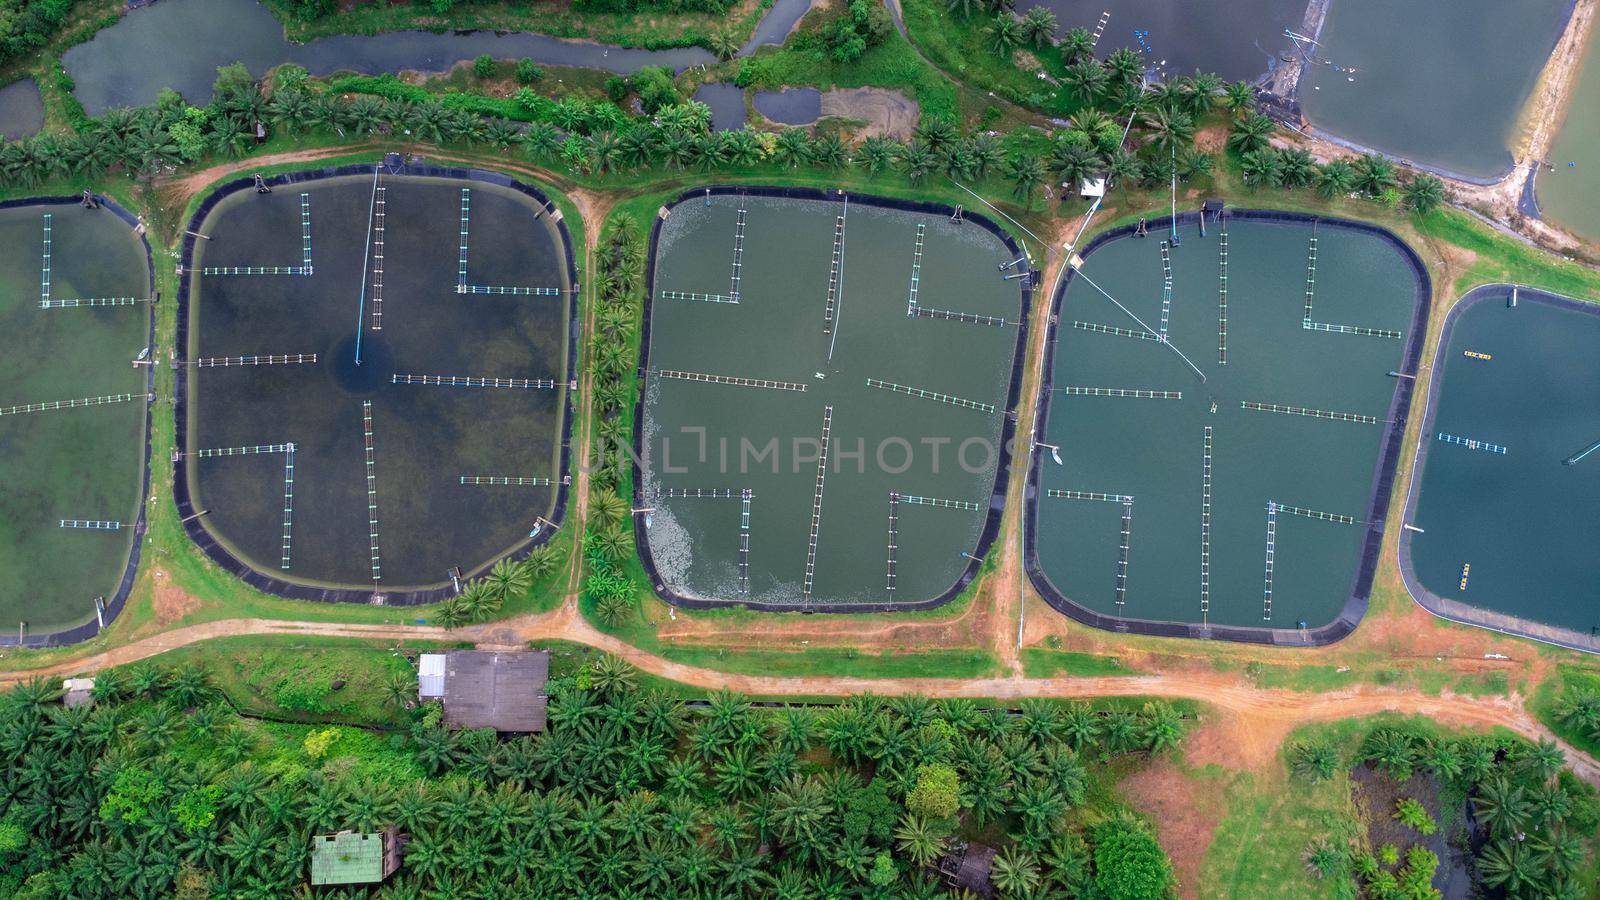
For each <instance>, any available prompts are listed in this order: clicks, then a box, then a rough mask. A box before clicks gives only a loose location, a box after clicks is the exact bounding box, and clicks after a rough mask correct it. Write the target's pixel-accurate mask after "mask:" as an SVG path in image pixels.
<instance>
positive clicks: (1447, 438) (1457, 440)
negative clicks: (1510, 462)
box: [1439, 431, 1594, 465]
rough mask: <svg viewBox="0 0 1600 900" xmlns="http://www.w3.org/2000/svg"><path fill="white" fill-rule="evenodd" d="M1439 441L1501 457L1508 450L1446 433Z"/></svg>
mask: <svg viewBox="0 0 1600 900" xmlns="http://www.w3.org/2000/svg"><path fill="white" fill-rule="evenodd" d="M1439 440H1441V441H1444V442H1445V443H1446V444H1456V445H1458V446H1461V447H1465V448H1467V449H1468V450H1482V451H1484V452H1486V453H1498V454H1500V455H1501V456H1505V455H1506V448H1504V447H1502V446H1500V445H1499V444H1491V443H1489V442H1488V441H1480V440H1477V439H1476V438H1466V437H1461V436H1460V435H1456V434H1446V433H1445V432H1443V431H1441V432H1439ZM1589 449H1590V450H1593V449H1594V448H1593V447H1591V448H1589ZM1587 452H1588V451H1585V454H1584V455H1587ZM1582 458H1583V456H1579V457H1577V459H1582ZM1577 459H1574V460H1572V461H1571V462H1568V463H1567V465H1571V464H1572V462H1576V461H1577Z"/></svg>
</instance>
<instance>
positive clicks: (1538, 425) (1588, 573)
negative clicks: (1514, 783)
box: [1406, 289, 1600, 633]
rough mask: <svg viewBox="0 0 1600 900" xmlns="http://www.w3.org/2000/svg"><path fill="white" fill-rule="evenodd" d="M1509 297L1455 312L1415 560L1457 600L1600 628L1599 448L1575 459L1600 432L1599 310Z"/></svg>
mask: <svg viewBox="0 0 1600 900" xmlns="http://www.w3.org/2000/svg"><path fill="white" fill-rule="evenodd" d="M1508 294H1509V289H1505V290H1495V291H1493V292H1491V293H1490V295H1489V296H1486V297H1485V298H1484V299H1483V300H1482V301H1481V302H1477V303H1475V304H1474V305H1472V306H1470V307H1468V308H1466V309H1464V310H1462V311H1461V312H1460V313H1459V314H1458V315H1457V316H1456V317H1455V319H1454V326H1453V327H1452V328H1451V330H1450V334H1449V335H1448V343H1447V344H1446V345H1445V347H1444V350H1443V352H1442V354H1441V359H1440V364H1439V367H1438V368H1437V370H1436V371H1435V373H1434V376H1435V379H1436V380H1435V384H1434V387H1433V391H1434V392H1435V394H1436V395H1437V397H1436V399H1435V401H1434V402H1435V403H1436V407H1435V409H1436V412H1435V413H1434V417H1433V420H1432V424H1431V427H1428V428H1427V429H1426V430H1425V432H1424V434H1423V436H1422V437H1423V441H1424V447H1423V451H1424V452H1425V454H1426V456H1425V459H1424V461H1423V465H1422V470H1421V483H1420V488H1419V489H1418V493H1417V498H1416V501H1415V508H1414V510H1413V512H1412V519H1411V523H1412V524H1413V525H1415V526H1416V527H1418V528H1421V529H1422V530H1423V531H1422V533H1416V532H1412V533H1409V534H1408V535H1407V536H1406V537H1407V540H1408V542H1409V547H1410V563H1411V568H1412V571H1413V573H1414V574H1415V577H1416V578H1417V579H1418V580H1420V582H1421V584H1422V586H1423V588H1425V589H1426V590H1427V591H1428V592H1429V593H1431V594H1434V595H1436V596H1438V597H1442V598H1445V599H1446V600H1453V601H1458V602H1460V603H1465V604H1469V605H1471V606H1475V607H1479V608H1482V609H1487V610H1491V611H1494V612H1498V613H1505V614H1508V615H1513V616H1517V617H1520V618H1523V619H1526V620H1529V621H1532V622H1536V623H1540V624H1544V625H1554V626H1558V627H1561V628H1568V629H1572V630H1574V631H1578V632H1580V633H1587V632H1588V630H1589V629H1590V628H1591V627H1593V626H1595V625H1600V610H1597V609H1596V606H1595V602H1594V601H1595V598H1596V596H1597V587H1596V585H1597V583H1600V562H1597V559H1600V557H1597V556H1596V553H1595V548H1596V547H1597V546H1600V527H1597V526H1596V525H1595V520H1594V516H1593V515H1592V513H1593V510H1594V507H1595V504H1596V503H1597V502H1600V450H1597V451H1595V452H1593V453H1591V454H1590V455H1589V456H1588V457H1586V458H1585V459H1583V460H1582V461H1581V462H1577V463H1575V464H1573V465H1563V461H1565V460H1568V459H1570V458H1572V457H1573V456H1575V455H1577V454H1579V453H1581V452H1582V451H1583V450H1584V449H1585V448H1587V447H1589V446H1590V445H1592V444H1594V443H1595V442H1596V441H1600V316H1596V315H1594V314H1592V313H1586V312H1579V311H1576V310H1572V309H1565V308H1559V307H1557V306H1553V305H1550V304H1546V303H1543V302H1540V301H1539V300H1538V299H1536V298H1535V297H1534V296H1532V295H1530V294H1529V293H1527V292H1520V296H1519V299H1518V303H1517V306H1516V307H1515V308H1509V307H1508V306H1507V304H1506V302H1505V301H1506V296H1507V295H1508ZM1468 351H1470V352H1473V353H1480V354H1485V355H1487V356H1489V357H1490V358H1489V359H1482V358H1479V357H1473V356H1467V355H1466V353H1467V352H1468ZM1440 433H1444V434H1448V435H1455V436H1458V437H1463V438H1468V439H1473V440H1478V441H1482V442H1486V443H1491V444H1495V445H1498V446H1501V447H1504V448H1505V453H1504V454H1501V453H1498V452H1495V451H1493V450H1486V449H1475V448H1471V447H1467V446H1462V445H1459V444H1454V443H1448V442H1447V441H1446V440H1440V439H1439V437H1438V435H1439V434H1440ZM1468 566H1470V569H1466V577H1465V578H1464V577H1463V570H1464V568H1465V567H1468Z"/></svg>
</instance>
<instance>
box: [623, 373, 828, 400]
mask: <svg viewBox="0 0 1600 900" xmlns="http://www.w3.org/2000/svg"><path fill="white" fill-rule="evenodd" d="M654 374H655V375H657V376H658V377H661V378H674V379H677V380H679V381H698V382H700V383H702V384H731V385H735V386H737V387H754V388H766V389H767V390H773V391H794V392H796V393H802V394H803V393H805V390H806V386H805V385H804V384H801V383H799V382H795V381H772V380H770V379H766V378H739V377H737V376H734V375H707V374H705V373H703V372H679V371H677V370H675V369H657V370H655V373H654Z"/></svg>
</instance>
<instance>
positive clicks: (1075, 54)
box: [1061, 28, 1094, 65]
mask: <svg viewBox="0 0 1600 900" xmlns="http://www.w3.org/2000/svg"><path fill="white" fill-rule="evenodd" d="M1093 55H1094V35H1092V34H1090V33H1089V29H1087V28H1074V29H1072V30H1071V31H1068V32H1067V36H1066V37H1064V38H1062V39H1061V59H1062V60H1063V61H1064V62H1066V63H1067V64H1068V65H1077V64H1078V62H1079V61H1080V60H1083V59H1085V58H1088V57H1092V56H1093Z"/></svg>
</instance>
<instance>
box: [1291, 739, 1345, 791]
mask: <svg viewBox="0 0 1600 900" xmlns="http://www.w3.org/2000/svg"><path fill="white" fill-rule="evenodd" d="M1340 763H1341V760H1340V758H1339V748H1338V747H1336V746H1334V745H1333V744H1331V743H1329V742H1327V741H1317V742H1315V743H1310V744H1295V745H1293V746H1291V747H1290V748H1289V767H1290V768H1291V769H1292V770H1293V771H1294V774H1296V775H1298V776H1300V777H1302V778H1306V779H1309V780H1311V781H1326V780H1328V779H1329V778H1332V777H1333V776H1334V773H1336V772H1337V771H1339V766H1340Z"/></svg>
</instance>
